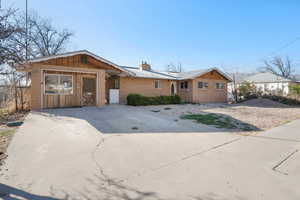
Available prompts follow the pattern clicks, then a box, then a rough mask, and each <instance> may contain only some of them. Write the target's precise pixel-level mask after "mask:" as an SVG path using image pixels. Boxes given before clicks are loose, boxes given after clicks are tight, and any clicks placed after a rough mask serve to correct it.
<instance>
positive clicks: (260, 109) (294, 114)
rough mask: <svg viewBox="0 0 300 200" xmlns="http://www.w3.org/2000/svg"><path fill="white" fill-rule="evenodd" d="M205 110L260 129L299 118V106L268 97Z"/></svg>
mask: <svg viewBox="0 0 300 200" xmlns="http://www.w3.org/2000/svg"><path fill="white" fill-rule="evenodd" d="M205 111H206V112H212V113H221V114H226V115H229V116H231V117H233V118H235V119H238V120H240V121H242V122H245V123H248V124H252V125H253V126H256V127H257V128H259V129H261V130H267V129H270V128H273V127H276V126H279V125H282V124H284V123H287V122H289V121H292V120H295V119H299V118H300V107H290V106H288V105H285V104H281V103H278V102H274V101H271V100H269V99H253V100H249V101H245V102H243V103H240V104H234V105H231V106H227V107H223V108H213V109H206V110H205Z"/></svg>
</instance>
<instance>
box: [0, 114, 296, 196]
mask: <svg viewBox="0 0 300 200" xmlns="http://www.w3.org/2000/svg"><path fill="white" fill-rule="evenodd" d="M53 112H58V111H57V110H56V111H53ZM59 112H60V111H59ZM52 114H53V113H52ZM52 114H49V112H48V113H31V114H30V115H29V116H28V117H27V119H26V121H25V123H24V125H23V126H22V127H21V128H20V129H19V130H18V132H17V133H16V135H15V137H14V139H13V141H12V143H11V145H10V147H9V149H8V155H9V157H8V159H7V160H6V163H5V165H4V166H2V168H1V171H0V173H1V176H0V183H1V184H0V196H1V193H10V196H6V197H2V198H3V199H18V198H13V196H15V197H23V198H24V199H39V200H48V199H53V200H54V199H84V200H88V199H111V200H113V199H127V200H128V199H129V200H130V199H132V200H134V199H139V200H148V199H156V200H157V199H160V200H169V199H176V200H177V199H178V200H181V199H194V200H200V199H201V200H226V199H230V200H232V199H239V200H240V199H251V200H252V199H295V200H298V199H300V190H299V184H300V182H299V180H300V151H299V149H300V132H299V130H300V120H298V121H293V122H291V123H289V124H286V125H284V126H281V127H278V128H274V129H272V130H269V131H266V132H263V133H259V134H257V135H255V136H241V135H238V134H235V133H228V132H212V131H211V130H210V131H205V130H203V132H192V131H188V132H182V133H180V132H178V133H158V132H157V131H155V133H151V132H150V133H135V134H134V133H133V134H118V133H114V134H107V133H106V134H104V133H101V132H99V127H95V126H93V123H90V121H88V120H86V119H84V118H79V117H74V116H66V115H64V116H62V115H59V116H58V115H52ZM94 120H96V119H94ZM121 123H122V122H121ZM100 128H101V127H100ZM3 196H4V195H3Z"/></svg>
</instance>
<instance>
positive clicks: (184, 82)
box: [180, 81, 188, 89]
mask: <svg viewBox="0 0 300 200" xmlns="http://www.w3.org/2000/svg"><path fill="white" fill-rule="evenodd" d="M180 88H181V89H187V88H188V82H187V81H182V82H180Z"/></svg>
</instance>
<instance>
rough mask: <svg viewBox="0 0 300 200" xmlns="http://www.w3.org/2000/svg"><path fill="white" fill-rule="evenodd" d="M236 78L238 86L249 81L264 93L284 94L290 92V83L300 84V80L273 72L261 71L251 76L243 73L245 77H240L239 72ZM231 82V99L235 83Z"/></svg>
mask: <svg viewBox="0 0 300 200" xmlns="http://www.w3.org/2000/svg"><path fill="white" fill-rule="evenodd" d="M236 80H237V81H236V84H237V87H239V85H240V84H241V83H242V82H249V83H252V84H253V85H255V87H256V89H257V91H259V92H261V93H262V94H276V93H278V92H280V93H281V94H282V95H284V96H286V95H288V94H289V85H290V84H300V81H296V80H292V79H288V78H284V77H282V76H278V75H275V74H273V73H271V72H259V73H256V74H252V75H249V76H245V75H243V77H240V76H239V74H237V77H236ZM229 84H230V85H229V86H228V93H229V95H228V97H229V99H231V98H233V96H232V91H233V83H229Z"/></svg>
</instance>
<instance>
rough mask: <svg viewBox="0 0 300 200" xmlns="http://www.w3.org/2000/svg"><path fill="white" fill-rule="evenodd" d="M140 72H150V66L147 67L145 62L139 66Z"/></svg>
mask: <svg viewBox="0 0 300 200" xmlns="http://www.w3.org/2000/svg"><path fill="white" fill-rule="evenodd" d="M140 70H151V65H149V64H148V63H147V62H146V61H145V62H143V61H142V64H140Z"/></svg>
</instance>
